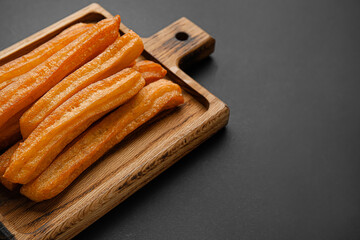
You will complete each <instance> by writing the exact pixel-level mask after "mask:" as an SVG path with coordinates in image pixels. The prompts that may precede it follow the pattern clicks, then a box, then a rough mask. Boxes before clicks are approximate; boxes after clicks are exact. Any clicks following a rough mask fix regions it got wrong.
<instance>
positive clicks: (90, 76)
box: [20, 31, 144, 138]
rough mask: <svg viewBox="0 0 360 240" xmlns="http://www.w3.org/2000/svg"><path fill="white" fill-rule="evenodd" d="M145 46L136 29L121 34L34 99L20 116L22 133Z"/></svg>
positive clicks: (25, 135)
mask: <svg viewBox="0 0 360 240" xmlns="http://www.w3.org/2000/svg"><path fill="white" fill-rule="evenodd" d="M143 49H144V45H143V42H142V40H141V38H140V37H139V36H138V35H137V34H136V33H135V32H133V31H129V32H128V33H126V34H125V35H123V36H121V37H119V38H118V39H117V40H116V41H115V42H114V43H113V44H112V45H110V46H109V47H108V48H107V49H105V51H104V52H103V53H101V54H100V55H99V56H97V57H96V58H94V59H93V60H91V61H90V62H88V63H87V64H85V65H84V66H82V67H81V68H79V69H78V70H76V71H75V72H73V73H72V74H70V75H69V76H67V77H66V78H65V79H63V80H62V81H61V82H59V83H58V84H57V85H55V86H54V87H53V88H52V89H50V90H49V91H48V92H47V93H46V94H45V95H44V96H42V97H41V98H40V99H39V100H38V101H36V102H35V104H34V105H33V106H31V108H30V109H29V110H27V111H26V112H25V114H24V115H23V116H22V117H21V119H20V128H21V134H22V136H23V137H24V138H27V137H28V136H29V134H30V133H31V132H32V131H33V130H34V129H35V128H36V127H37V126H38V125H39V124H40V122H41V121H43V120H44V119H45V118H46V117H47V116H48V115H49V114H50V113H51V112H52V111H54V110H55V109H56V108H57V107H58V106H60V104H62V103H63V102H65V101H66V100H67V99H69V98H70V97H71V96H73V95H74V94H75V93H77V92H78V91H80V90H81V89H83V88H85V87H87V86H88V85H90V84H91V83H94V82H96V81H98V80H100V79H103V78H106V77H108V76H111V75H112V74H114V73H116V72H118V71H120V70H122V69H124V68H125V67H127V66H128V65H129V64H130V63H131V62H132V61H134V60H135V59H136V58H137V57H139V56H140V54H141V52H142V51H143Z"/></svg>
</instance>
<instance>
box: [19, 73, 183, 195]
mask: <svg viewBox="0 0 360 240" xmlns="http://www.w3.org/2000/svg"><path fill="white" fill-rule="evenodd" d="M183 101H184V99H183V96H182V94H181V88H180V87H179V86H178V85H177V84H175V83H172V82H170V81H168V80H164V79H162V80H159V81H156V82H154V83H151V84H149V85H148V86H146V87H144V88H143V89H142V90H141V91H140V92H139V93H138V94H137V95H136V96H135V97H134V98H132V99H131V100H130V101H129V102H127V103H126V104H124V105H123V106H121V107H120V108H118V109H117V110H116V111H114V112H113V113H111V114H110V115H108V116H106V117H105V118H104V119H102V120H101V121H100V122H98V123H97V124H95V125H94V126H92V127H91V128H90V129H88V130H87V131H86V132H85V134H83V135H81V136H80V137H79V138H78V139H76V141H75V142H74V144H73V145H71V147H70V148H68V149H67V150H66V151H65V152H63V153H62V154H60V155H59V156H58V157H57V158H56V160H55V161H54V162H53V163H52V164H51V165H50V166H49V167H48V168H47V169H46V170H45V171H44V172H43V173H42V174H41V175H40V176H39V177H38V178H36V179H35V180H34V181H32V182H30V183H28V184H25V185H24V186H22V188H21V193H22V194H23V195H25V196H26V197H28V198H30V199H31V200H33V201H37V202H39V201H43V200H46V199H50V198H53V197H54V196H56V195H57V194H59V193H60V192H62V191H63V190H64V189H65V188H66V187H67V186H68V185H69V184H70V183H71V182H72V181H74V179H76V178H77V177H78V176H79V175H80V174H81V173H82V172H83V171H84V170H85V169H86V168H88V167H89V166H90V165H91V164H93V163H94V162H95V161H96V160H97V159H99V158H100V157H101V156H102V155H103V154H104V153H105V152H107V151H108V150H109V149H110V148H112V147H113V146H114V145H116V144H117V143H119V142H120V141H121V140H122V139H123V138H124V137H125V136H127V135H128V134H129V133H131V132H132V131H134V130H135V129H136V128H138V127H139V126H141V125H142V124H144V123H145V122H146V121H148V120H149V119H151V118H152V117H154V116H155V115H156V114H157V113H159V112H160V111H161V110H163V109H166V108H169V107H174V106H177V105H179V104H182V103H183Z"/></svg>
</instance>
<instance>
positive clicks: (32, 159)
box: [4, 68, 145, 184]
mask: <svg viewBox="0 0 360 240" xmlns="http://www.w3.org/2000/svg"><path fill="white" fill-rule="evenodd" d="M144 85H145V80H144V79H143V78H142V77H141V74H140V73H139V72H137V71H135V70H134V69H131V68H126V69H124V70H122V71H121V72H119V73H117V74H114V75H112V76H110V77H108V78H106V79H103V80H100V81H98V82H95V83H93V84H91V85H89V86H88V87H86V88H84V89H83V90H81V91H80V92H78V93H77V94H75V95H74V96H72V97H71V98H69V99H68V100H67V101H66V102H64V103H63V104H62V105H60V106H59V107H58V108H57V109H56V110H55V111H54V112H52V113H51V114H50V115H49V116H48V117H47V118H45V120H44V121H42V122H41V123H40V125H39V126H38V127H37V128H36V129H35V130H34V131H33V132H32V133H31V134H30V135H29V137H28V138H27V139H26V140H25V141H24V142H23V143H21V144H20V146H19V147H18V148H17V149H16V151H15V153H14V154H13V156H12V157H11V161H10V165H9V167H8V168H7V170H6V172H5V174H4V177H5V178H6V179H7V180H9V181H10V182H14V183H21V184H25V183H28V182H30V181H31V180H33V179H34V178H36V177H37V176H39V175H40V173H41V172H43V171H44V170H45V169H46V168H47V167H48V166H49V165H50V164H51V162H52V161H53V160H54V159H55V157H56V156H57V155H58V154H59V153H60V152H61V151H62V150H63V149H64V148H65V146H66V145H67V144H68V143H70V142H71V141H72V140H73V139H75V138H76V137H77V136H78V135H80V134H81V133H82V132H83V131H85V130H86V129H87V128H88V127H89V126H90V125H91V124H92V123H93V122H95V121H96V120H98V119H99V118H101V117H102V116H103V115H105V114H106V113H108V112H109V111H111V110H113V109H114V108H116V107H118V106H120V105H121V104H123V103H124V102H126V101H127V100H129V99H130V98H131V97H133V96H134V95H136V94H137V93H138V92H139V91H140V90H141V88H143V87H144Z"/></svg>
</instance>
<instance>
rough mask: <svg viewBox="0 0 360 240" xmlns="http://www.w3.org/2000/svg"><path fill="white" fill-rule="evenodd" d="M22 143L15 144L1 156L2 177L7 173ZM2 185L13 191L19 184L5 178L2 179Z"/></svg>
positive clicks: (0, 178)
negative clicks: (11, 160) (12, 158)
mask: <svg viewBox="0 0 360 240" xmlns="http://www.w3.org/2000/svg"><path fill="white" fill-rule="evenodd" d="M19 144H20V142H17V143H15V144H14V145H13V146H12V147H11V148H9V149H8V150H6V152H4V153H3V154H2V155H1V156H0V176H2V175H3V174H4V173H5V170H6V168H7V167H8V166H9V162H10V158H11V156H12V155H13V154H14V152H15V150H16V148H17V147H18V146H19ZM0 181H1V183H2V184H3V185H4V186H5V187H6V188H7V189H9V190H11V191H13V190H14V189H15V188H16V187H17V186H18V184H16V183H12V182H9V181H8V180H6V179H5V178H3V177H0Z"/></svg>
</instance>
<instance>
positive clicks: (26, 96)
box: [0, 16, 120, 127]
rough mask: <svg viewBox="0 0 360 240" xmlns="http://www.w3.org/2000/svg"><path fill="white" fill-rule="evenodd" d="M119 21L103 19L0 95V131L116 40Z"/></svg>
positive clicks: (116, 19) (117, 18)
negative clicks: (10, 120) (14, 117)
mask: <svg viewBox="0 0 360 240" xmlns="http://www.w3.org/2000/svg"><path fill="white" fill-rule="evenodd" d="M119 24H120V17H119V16H116V17H114V18H111V19H105V20H102V21H100V22H98V23H97V24H95V25H94V26H93V27H91V28H90V30H88V31H87V32H86V33H84V34H82V35H81V36H80V37H78V38H77V39H75V40H74V41H72V42H71V43H69V44H68V45H66V46H65V47H64V48H63V49H61V50H60V51H58V52H57V53H55V54H54V55H52V56H51V57H50V58H48V59H47V60H46V61H45V62H43V63H41V64H40V65H38V66H37V67H35V68H33V69H32V70H30V71H29V72H27V73H25V74H23V75H21V76H20V77H19V78H18V79H17V80H16V81H15V82H13V83H11V84H10V85H8V86H6V87H5V88H4V89H2V90H1V91H0V127H2V126H3V125H4V124H5V123H6V122H7V121H8V120H9V119H10V118H11V117H12V116H14V115H15V114H16V113H18V112H19V111H20V110H21V109H24V108H26V107H27V106H29V105H30V104H32V103H33V102H35V101H36V100H37V99H38V98H39V97H41V96H42V95H43V94H44V93H46V92H47V91H48V90H49V89H50V88H52V87H53V86H54V85H55V84H57V83H58V82H59V81H61V80H62V79H63V78H64V77H65V76H66V75H68V74H69V73H71V72H72V71H74V70H75V69H76V68H78V67H79V66H81V65H83V64H84V63H86V62H88V61H89V60H91V59H92V58H94V57H95V56H97V55H98V54H99V53H101V52H102V51H103V50H104V49H105V48H106V47H107V46H109V45H110V44H112V43H113V42H114V41H115V39H116V38H117V37H118V36H119V31H118V29H119Z"/></svg>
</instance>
